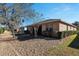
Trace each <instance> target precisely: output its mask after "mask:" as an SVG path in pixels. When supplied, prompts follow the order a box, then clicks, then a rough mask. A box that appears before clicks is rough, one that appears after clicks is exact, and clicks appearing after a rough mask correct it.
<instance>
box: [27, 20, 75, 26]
mask: <svg viewBox="0 0 79 59" xmlns="http://www.w3.org/2000/svg"><path fill="white" fill-rule="evenodd" d="M48 22H62V23H64V24H67V25H69V26H73V27H76V26H75V25H72V24H69V23H67V22H65V21H62V20H61V19H47V20H44V21H41V22H38V23H34V24H31V25H28V26H34V25H38V24H43V23H48Z"/></svg>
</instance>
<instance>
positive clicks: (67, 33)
mask: <svg viewBox="0 0 79 59" xmlns="http://www.w3.org/2000/svg"><path fill="white" fill-rule="evenodd" d="M77 32H78V31H62V32H58V33H57V35H58V38H59V39H62V38H65V37H67V36H70V35H73V34H77Z"/></svg>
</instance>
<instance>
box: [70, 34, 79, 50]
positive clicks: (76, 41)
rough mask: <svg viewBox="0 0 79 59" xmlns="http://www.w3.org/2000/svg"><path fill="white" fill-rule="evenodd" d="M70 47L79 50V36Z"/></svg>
mask: <svg viewBox="0 0 79 59" xmlns="http://www.w3.org/2000/svg"><path fill="white" fill-rule="evenodd" d="M69 47H71V48H75V49H79V35H77V36H76V37H75V39H74V40H73V41H72V42H71V43H70V45H69Z"/></svg>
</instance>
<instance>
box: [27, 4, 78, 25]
mask: <svg viewBox="0 0 79 59" xmlns="http://www.w3.org/2000/svg"><path fill="white" fill-rule="evenodd" d="M33 8H34V9H35V10H36V11H37V12H39V13H42V14H43V16H42V18H44V19H42V20H46V19H61V20H63V21H65V22H68V23H73V22H75V21H79V4H78V3H36V4H34V5H33ZM31 23H32V21H31V20H29V21H27V24H31Z"/></svg>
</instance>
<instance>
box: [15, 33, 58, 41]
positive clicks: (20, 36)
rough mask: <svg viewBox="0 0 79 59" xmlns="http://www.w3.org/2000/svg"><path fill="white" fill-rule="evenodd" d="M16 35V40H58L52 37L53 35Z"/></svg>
mask: <svg viewBox="0 0 79 59" xmlns="http://www.w3.org/2000/svg"><path fill="white" fill-rule="evenodd" d="M16 36H17V40H19V41H25V40H30V39H45V40H59V39H57V38H54V37H45V36H38V37H34V36H32V35H31V36H29V35H25V34H21V35H16Z"/></svg>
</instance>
